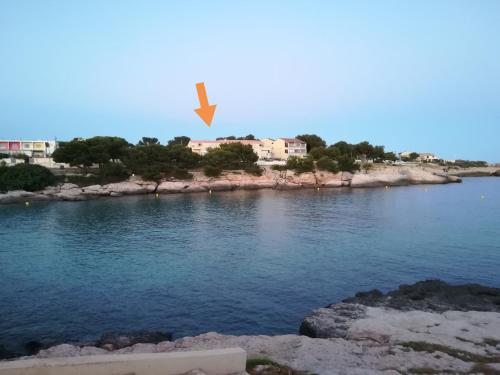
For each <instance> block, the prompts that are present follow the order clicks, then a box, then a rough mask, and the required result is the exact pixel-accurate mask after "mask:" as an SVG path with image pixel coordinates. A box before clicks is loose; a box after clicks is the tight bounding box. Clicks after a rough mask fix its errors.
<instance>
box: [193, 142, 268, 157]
mask: <svg viewBox="0 0 500 375" xmlns="http://www.w3.org/2000/svg"><path fill="white" fill-rule="evenodd" d="M227 143H241V144H244V145H250V146H252V148H253V151H254V152H255V153H256V154H257V156H258V157H259V159H263V160H265V159H271V150H270V149H269V148H267V147H266V145H265V144H264V143H263V142H262V141H260V140H258V139H255V140H231V139H221V140H218V141H197V140H190V141H189V143H188V145H187V146H188V147H189V148H190V149H191V150H192V151H193V152H194V153H195V154H198V155H202V156H203V155H205V154H206V153H207V152H208V150H209V149H210V148H215V147H219V146H220V145H221V144H227Z"/></svg>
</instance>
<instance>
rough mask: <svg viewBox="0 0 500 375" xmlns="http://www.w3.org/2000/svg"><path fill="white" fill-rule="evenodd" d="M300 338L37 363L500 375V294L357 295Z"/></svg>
mask: <svg viewBox="0 0 500 375" xmlns="http://www.w3.org/2000/svg"><path fill="white" fill-rule="evenodd" d="M470 309H475V310H474V311H472V310H470ZM300 333H301V335H295V334H289V335H280V336H228V335H220V334H218V333H214V332H210V333H205V334H202V335H199V336H195V337H184V338H180V339H177V340H175V341H162V342H159V343H137V344H135V345H132V346H128V347H121V346H120V345H118V346H116V348H119V349H118V350H111V351H110V350H106V349H105V348H103V347H95V346H78V345H70V344H62V345H57V346H54V347H51V348H49V349H46V350H42V351H40V352H39V353H38V354H37V355H36V357H38V358H54V357H68V356H83V355H95V354H110V353H112V354H120V353H160V352H171V351H189V350H202V349H217V348H229V347H241V348H243V349H245V350H246V351H247V353H248V355H249V357H250V358H256V357H258V358H263V357H264V358H268V359H271V360H273V361H275V362H277V363H279V364H282V365H286V366H289V367H291V368H294V369H296V370H300V371H304V372H306V373H316V374H412V373H418V374H441V373H442V374H481V373H485V374H498V373H499V372H500V289H496V288H487V287H482V286H480V285H474V284H469V285H461V286H451V285H449V284H446V283H444V282H441V281H436V280H432V281H424V282H419V283H416V284H414V285H406V286H401V287H400V288H399V289H398V290H396V291H393V292H390V293H387V294H383V293H381V292H379V291H377V290H374V291H370V292H365V293H358V294H357V295H356V296H355V297H352V298H350V299H347V300H344V301H343V302H340V303H335V304H332V305H329V306H327V307H325V308H320V309H317V310H315V311H313V312H312V313H311V314H310V315H309V316H307V317H306V318H304V320H303V322H302V324H301V327H300ZM120 342H123V340H122V341H120ZM106 348H108V349H111V347H109V346H108V347H106ZM113 348H114V346H113Z"/></svg>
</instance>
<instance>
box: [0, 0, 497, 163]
mask: <svg viewBox="0 0 500 375" xmlns="http://www.w3.org/2000/svg"><path fill="white" fill-rule="evenodd" d="M199 81H204V82H205V84H206V88H207V93H208V97H209V101H210V102H211V103H215V104H217V106H218V107H217V112H216V114H215V118H214V122H213V124H212V127H211V128H210V129H209V128H207V127H206V126H205V125H204V124H203V123H202V122H201V120H200V119H199V118H198V117H197V115H196V114H195V112H194V111H193V110H194V108H196V107H197V106H198V99H197V96H196V91H195V83H196V82H199ZM0 84H1V89H0V139H1V138H49V139H53V138H54V137H57V138H58V139H61V140H66V139H71V138H73V137H77V136H81V137H90V136H94V135H117V136H122V137H125V138H126V139H128V140H129V141H131V142H136V141H137V140H138V139H139V138H140V137H141V136H153V137H158V138H159V139H160V140H161V141H162V142H165V141H166V140H168V139H169V138H171V137H173V136H175V135H188V136H190V137H192V138H197V139H211V138H215V137H218V136H224V135H245V134H248V133H252V134H255V135H256V136H257V137H279V136H294V135H296V134H302V133H317V134H319V135H321V136H322V137H324V138H325V139H326V140H327V141H328V142H329V143H333V142H336V141H338V140H341V139H342V140H347V141H349V142H359V141H362V140H365V139H366V140H368V141H370V142H372V143H375V144H384V145H386V147H387V149H388V150H394V151H402V150H416V151H432V152H435V153H437V154H438V155H439V156H442V157H444V158H448V159H453V158H467V159H483V160H488V161H500V147H499V141H500V1H497V0H491V1H481V0H469V1H460V0H451V1H446V0H439V1H434V0H432V1H431V0H429V1H425V0H423V1H404V0H394V1H368V0H367V1H342V2H341V1H338V2H337V1H267V0H265V1H224V2H222V1H188V0H186V1H184V0H183V1H180V0H179V1H177V2H174V1H122V0H120V1H118V0H117V1H111V0H109V1H91V0H85V1H84V0H81V1H72V0H60V1H49V0H44V1H38V0H37V1H23V0H16V1H2V2H0Z"/></svg>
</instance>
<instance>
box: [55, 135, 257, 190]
mask: <svg viewBox="0 0 500 375" xmlns="http://www.w3.org/2000/svg"><path fill="white" fill-rule="evenodd" d="M189 140H190V139H189V137H184V136H182V137H175V138H174V139H172V140H170V141H169V142H168V144H167V145H162V144H160V142H159V141H158V139H157V138H148V137H143V138H142V139H141V140H140V141H139V143H138V144H137V145H132V144H129V143H128V142H127V141H126V140H124V139H123V138H119V137H93V138H89V139H74V140H72V141H70V142H65V143H61V144H60V145H59V148H58V149H57V150H56V151H54V153H53V155H52V157H53V158H54V161H56V162H58V163H68V164H69V165H71V166H73V167H77V168H80V169H81V170H82V172H83V173H84V174H85V175H86V174H87V173H88V172H89V171H92V172H93V173H94V176H93V177H95V176H97V177H98V179H97V181H96V182H101V183H104V182H112V181H118V180H123V179H126V178H127V177H128V176H129V175H130V174H132V173H133V174H137V175H140V176H143V177H144V178H146V179H150V180H159V179H161V178H162V177H175V178H181V179H188V178H190V177H191V175H190V173H189V170H190V169H195V168H204V170H205V173H206V174H207V175H209V176H218V175H220V174H221V173H222V171H223V170H235V169H243V170H245V171H247V172H249V173H254V174H260V173H262V172H261V169H260V168H259V167H258V166H257V164H256V161H257V160H258V157H257V155H256V154H255V153H254V152H253V149H252V147H251V146H248V145H246V146H245V145H242V144H241V143H232V144H225V145H221V147H220V148H214V149H211V150H210V151H209V152H208V153H207V155H205V156H203V157H201V156H200V155H198V154H195V153H194V152H192V151H191V149H190V148H188V147H187V144H188V143H189ZM95 166H97V170H95V169H94V168H93V167H95ZM94 180H95V178H94Z"/></svg>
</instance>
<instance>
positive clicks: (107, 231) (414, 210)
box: [0, 178, 500, 349]
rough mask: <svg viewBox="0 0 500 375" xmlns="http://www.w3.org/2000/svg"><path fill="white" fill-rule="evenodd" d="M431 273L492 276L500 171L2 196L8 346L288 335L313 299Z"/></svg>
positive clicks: (2, 331)
mask: <svg viewBox="0 0 500 375" xmlns="http://www.w3.org/2000/svg"><path fill="white" fill-rule="evenodd" d="M481 196H484V197H483V199H482V198H481ZM426 278H441V279H444V280H447V281H450V282H453V283H462V282H478V283H482V284H486V285H490V286H497V287H498V286H500V179H495V178H469V179H465V180H464V183H462V184H451V185H437V186H411V187H398V188H390V189H358V190H335V189H332V190H326V189H325V190H321V191H319V192H317V191H314V190H305V191H293V192H275V191H267V190H266V191H264V190H263V191H255V192H233V193H218V194H213V195H212V196H209V195H208V194H194V195H171V196H162V197H161V198H159V199H155V198H154V197H150V196H142V197H126V198H117V199H106V200H97V201H88V202H78V203H75V202H57V203H54V202H51V203H50V202H49V203H35V204H33V205H32V206H30V207H24V205H6V206H0V281H1V287H0V343H3V344H4V345H6V346H8V347H10V348H14V349H15V348H16V347H19V346H20V345H21V344H23V343H25V342H27V341H29V340H33V339H37V340H40V339H45V340H47V339H49V340H56V341H61V340H62V341H72V340H75V341H82V340H92V339H95V338H97V337H98V336H99V335H100V334H101V333H103V332H104V331H109V330H124V331H125V330H133V329H149V330H155V329H160V330H167V331H171V332H173V333H174V335H175V336H177V337H179V336H183V335H193V334H199V333H203V332H207V331H218V332H222V333H227V334H279V333H293V332H296V331H297V330H298V327H299V324H300V321H301V319H302V318H303V317H304V316H305V315H306V314H308V313H309V312H310V311H311V310H312V309H314V308H317V307H320V306H323V305H326V304H328V303H331V302H336V301H338V300H340V299H342V298H345V297H348V296H351V295H353V294H354V293H355V292H357V291H360V290H367V289H372V288H379V289H381V290H384V291H387V290H390V289H393V288H396V287H397V286H398V285H399V284H401V283H412V282H415V281H417V280H421V279H426Z"/></svg>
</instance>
